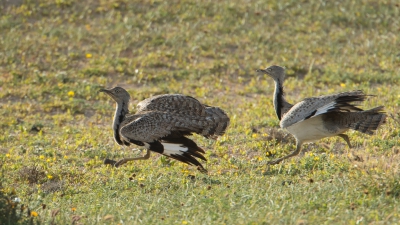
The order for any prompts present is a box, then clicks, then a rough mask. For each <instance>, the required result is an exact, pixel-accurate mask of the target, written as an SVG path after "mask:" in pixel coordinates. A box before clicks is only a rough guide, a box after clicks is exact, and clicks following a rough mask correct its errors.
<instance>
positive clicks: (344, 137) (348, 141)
mask: <svg viewBox="0 0 400 225" xmlns="http://www.w3.org/2000/svg"><path fill="white" fill-rule="evenodd" d="M337 136H339V137H341V138H343V139H344V140H345V141H346V143H347V145H348V146H349V148H352V147H351V144H350V139H349V136H347V135H346V134H338V135H337Z"/></svg>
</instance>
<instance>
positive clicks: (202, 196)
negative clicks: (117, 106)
mask: <svg viewBox="0 0 400 225" xmlns="http://www.w3.org/2000/svg"><path fill="white" fill-rule="evenodd" d="M131 2H134V3H131ZM398 18H400V7H399V4H398V3H397V2H396V1H390V0H388V1H383V0H380V1H375V0H374V1H372V0H349V1H294V0H282V1H274V2H268V3H266V2H265V1H257V0H250V1H238V0H234V1H219V2H218V4H216V3H214V1H205V0H203V1H178V0H175V1H158V0H141V1H127V0H100V1H98V0H89V1H78V0H55V1H52V0H37V1H29V0H21V1H1V3H0V33H1V38H0V74H1V76H0V114H1V120H0V129H1V130H0V131H1V133H2V135H1V136H0V163H1V164H0V165H1V170H0V171H1V175H0V184H1V185H0V188H1V191H0V213H1V215H0V218H1V220H2V221H0V224H13V223H21V224H71V223H75V224H139V223H144V224H163V223H165V224H278V223H279V224H371V223H372V224H393V223H399V221H400V210H399V207H398V205H399V204H400V203H399V199H400V183H399V180H400V167H399V161H400V154H399V151H400V128H399V125H400V111H399V105H400V92H399V85H400V83H399V81H400V52H399V48H398V46H399V43H400V41H399V36H398V33H399V31H400V25H399V23H398ZM272 64H276V65H281V66H285V67H286V68H287V74H288V78H287V80H286V82H285V91H286V93H287V99H288V100H289V101H290V102H298V101H300V100H301V99H302V98H304V97H309V96H313V95H322V94H329V93H337V92H341V91H346V90H354V89H362V90H364V91H365V92H366V93H368V94H374V95H376V96H377V97H372V98H369V99H368V100H367V101H366V102H365V104H364V105H363V108H366V109H367V108H371V107H374V106H378V105H384V106H385V107H386V111H387V113H388V120H387V123H386V124H384V125H383V126H382V128H381V129H380V130H379V131H378V132H377V133H376V134H375V135H373V136H366V135H363V134H360V133H355V132H349V136H350V138H351V142H352V144H353V145H354V148H353V149H348V148H347V147H346V145H345V144H344V143H343V141H342V139H339V138H328V139H323V140H321V141H319V142H317V143H315V144H309V145H305V146H304V148H305V150H304V151H303V154H301V155H300V156H298V157H295V158H293V159H291V160H288V161H285V162H284V163H283V164H280V165H276V166H271V167H267V166H265V162H266V161H268V160H270V159H273V158H276V157H279V156H283V155H285V154H287V153H288V152H290V151H292V150H293V149H294V139H293V138H292V137H291V136H290V135H288V134H287V133H286V132H285V131H281V130H279V125H278V124H279V121H278V119H277V118H276V116H275V113H274V110H273V107H272V93H273V88H274V85H273V82H272V80H271V79H270V78H268V77H266V76H261V75H259V74H257V73H256V72H255V69H257V68H261V67H266V66H268V65H272ZM116 85H120V86H123V87H125V88H126V89H127V90H128V91H129V92H130V93H131V95H132V98H133V100H132V102H133V104H135V103H137V102H138V101H140V100H143V99H144V98H147V97H150V96H152V95H156V94H164V93H182V94H186V95H191V96H194V97H196V98H198V99H199V100H200V101H202V102H204V103H206V104H210V105H216V106H220V107H221V108H223V109H225V110H226V111H227V112H228V113H229V115H230V117H231V125H230V127H229V129H228V131H227V133H226V135H224V136H222V137H221V138H219V139H218V140H217V141H212V140H207V139H205V138H203V137H201V136H198V135H195V136H194V139H195V140H196V142H198V144H199V145H200V146H202V147H204V149H206V150H207V151H206V152H207V153H206V158H207V159H208V161H207V163H205V166H206V168H207V169H208V170H209V174H208V175H204V174H200V173H199V172H198V171H196V169H195V168H193V167H190V166H186V165H184V164H182V163H180V162H176V161H172V160H168V159H165V158H163V157H160V156H159V155H156V154H153V155H152V157H151V159H150V160H147V161H138V162H133V163H129V164H127V165H126V166H123V167H121V168H118V169H114V168H110V167H105V166H104V165H103V164H102V160H103V159H104V158H106V157H108V158H113V159H120V158H122V157H128V156H133V155H135V154H139V153H138V152H137V151H133V149H134V148H127V147H126V148H123V147H120V146H118V145H117V144H116V143H114V141H113V138H112V130H111V122H112V113H113V109H114V102H112V101H111V100H110V99H109V98H108V97H107V96H105V95H104V94H99V93H98V92H97V91H98V90H99V89H100V88H102V87H113V86H116ZM137 149H140V148H137ZM140 154H143V152H142V153H140ZM352 154H355V155H358V156H359V158H358V159H357V160H356V158H354V157H353V156H352ZM15 197H18V198H20V199H21V202H20V203H19V204H17V203H15V202H13V201H12V200H13V199H15ZM22 205H23V207H22ZM36 215H37V216H36Z"/></svg>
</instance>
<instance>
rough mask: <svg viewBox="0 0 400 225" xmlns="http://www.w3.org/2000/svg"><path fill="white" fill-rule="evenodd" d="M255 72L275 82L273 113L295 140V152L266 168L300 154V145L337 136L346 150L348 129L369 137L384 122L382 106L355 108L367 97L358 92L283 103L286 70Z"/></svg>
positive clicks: (384, 116) (271, 67)
mask: <svg viewBox="0 0 400 225" xmlns="http://www.w3.org/2000/svg"><path fill="white" fill-rule="evenodd" d="M256 71H257V72H258V73H261V74H266V75H268V76H269V77H271V78H272V79H273V80H274V83H275V91H274V97H273V104H274V108H275V113H276V115H277V117H278V119H279V120H280V123H279V125H280V127H281V128H283V129H286V130H288V131H289V133H291V134H292V135H293V136H294V138H295V139H296V149H295V150H294V151H292V152H291V153H290V154H288V155H286V156H284V157H281V158H277V159H275V160H271V161H269V162H268V164H269V165H275V164H278V163H280V162H282V161H283V160H285V159H288V158H290V157H293V156H296V155H298V154H299V153H300V152H301V147H302V144H303V143H307V142H314V141H317V140H320V139H323V138H326V137H333V136H339V137H341V138H343V139H344V140H345V141H346V143H347V145H348V146H349V148H351V147H352V146H351V143H350V139H349V136H348V135H346V134H344V133H345V132H346V131H348V130H356V131H359V132H361V133H365V134H369V135H372V134H373V133H374V131H375V130H377V129H378V128H379V126H380V125H381V124H383V123H385V121H386V114H385V112H384V111H383V109H384V106H378V107H375V108H372V109H369V110H363V109H361V108H359V107H357V106H358V105H357V103H360V102H363V101H364V100H365V99H366V98H367V97H368V96H372V95H366V94H364V93H363V91H361V90H354V91H347V92H341V93H337V94H332V95H323V96H318V97H310V98H305V99H304V100H302V101H301V102H299V103H297V104H295V105H293V104H291V103H289V102H287V101H286V99H285V94H284V91H283V82H284V80H285V69H284V68H283V67H281V66H276V65H273V66H270V67H267V68H266V69H257V70H256Z"/></svg>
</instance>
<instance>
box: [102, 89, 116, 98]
mask: <svg viewBox="0 0 400 225" xmlns="http://www.w3.org/2000/svg"><path fill="white" fill-rule="evenodd" d="M99 92H104V93H105V94H107V95H109V96H111V97H112V98H114V96H113V94H112V93H111V91H110V90H107V89H100V90H99Z"/></svg>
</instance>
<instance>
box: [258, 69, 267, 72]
mask: <svg viewBox="0 0 400 225" xmlns="http://www.w3.org/2000/svg"><path fill="white" fill-rule="evenodd" d="M256 72H257V73H267V71H265V70H264V69H257V70H256Z"/></svg>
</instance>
